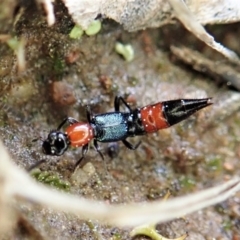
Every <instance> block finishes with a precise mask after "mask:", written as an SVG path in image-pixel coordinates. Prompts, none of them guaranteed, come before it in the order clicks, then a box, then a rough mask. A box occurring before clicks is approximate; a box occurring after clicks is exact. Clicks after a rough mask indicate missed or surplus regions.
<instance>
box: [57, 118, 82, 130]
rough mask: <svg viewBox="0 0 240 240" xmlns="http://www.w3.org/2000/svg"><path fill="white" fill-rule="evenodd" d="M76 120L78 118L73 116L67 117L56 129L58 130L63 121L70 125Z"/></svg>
mask: <svg viewBox="0 0 240 240" xmlns="http://www.w3.org/2000/svg"><path fill="white" fill-rule="evenodd" d="M77 122H78V120H76V119H75V118H72V117H67V118H65V119H64V120H63V121H62V122H61V123H60V125H59V126H58V128H57V130H60V129H61V128H62V126H63V125H64V124H65V123H69V124H70V125H71V124H73V123H77Z"/></svg>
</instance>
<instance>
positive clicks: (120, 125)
mask: <svg viewBox="0 0 240 240" xmlns="http://www.w3.org/2000/svg"><path fill="white" fill-rule="evenodd" d="M120 102H122V103H123V104H124V105H125V106H126V108H127V109H128V111H127V112H121V111H120ZM211 104H212V102H211V98H203V99H178V100H170V101H164V102H158V103H156V104H152V105H148V106H145V107H142V108H136V109H131V107H130V106H129V105H128V104H127V103H126V102H125V100H124V99H123V98H122V97H120V96H117V97H115V101H114V108H115V111H114V112H108V113H103V114H96V115H92V113H91V111H90V109H89V107H87V120H88V122H79V121H77V120H76V119H74V118H71V117H68V118H66V119H64V120H63V122H62V123H61V124H60V125H59V126H58V128H57V129H56V130H52V131H50V133H49V134H48V137H47V138H46V139H45V140H44V141H43V144H42V150H43V153H44V154H47V155H52V156H60V155H62V154H63V153H64V152H65V151H66V150H67V149H68V147H69V146H73V147H82V157H81V158H80V159H79V160H78V161H77V163H76V164H75V168H76V167H77V166H78V165H79V164H80V162H81V161H82V160H83V158H84V157H85V155H86V153H87V151H88V147H89V142H90V141H91V140H93V144H94V147H95V149H96V151H97V152H98V153H99V154H100V156H101V158H102V159H104V157H103V155H102V153H101V152H100V149H99V145H98V142H116V141H122V142H123V144H124V145H125V146H126V147H127V148H129V149H131V150H135V149H137V148H138V146H139V145H140V143H141V142H138V143H137V144H136V145H132V144H131V143H130V142H128V141H127V140H126V139H127V138H128V137H134V136H138V135H144V134H147V133H154V132H157V131H158V130H160V129H163V128H168V127H170V126H172V125H174V124H176V123H178V122H180V121H182V120H184V119H186V118H188V117H189V116H191V115H192V114H194V113H195V112H197V111H198V110H200V109H202V108H205V107H207V106H209V105H211ZM66 123H68V124H69V126H68V127H67V128H66V130H65V132H62V131H61V130H60V129H61V128H62V127H63V125H64V124H66ZM75 168H74V169H75Z"/></svg>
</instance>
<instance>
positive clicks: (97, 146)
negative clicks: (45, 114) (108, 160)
mask: <svg viewBox="0 0 240 240" xmlns="http://www.w3.org/2000/svg"><path fill="white" fill-rule="evenodd" d="M93 145H94V147H95V149H96V151H97V152H98V153H99V155H100V156H101V158H102V160H104V157H103V154H102V153H101V151H100V148H99V145H98V142H97V140H96V139H94V140H93Z"/></svg>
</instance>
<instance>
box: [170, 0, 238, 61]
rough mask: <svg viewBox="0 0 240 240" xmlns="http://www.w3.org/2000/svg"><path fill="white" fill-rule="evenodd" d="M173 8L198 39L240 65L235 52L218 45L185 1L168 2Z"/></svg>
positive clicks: (174, 0)
mask: <svg viewBox="0 0 240 240" xmlns="http://www.w3.org/2000/svg"><path fill="white" fill-rule="evenodd" d="M168 1H169V3H170V4H171V6H172V8H173V9H174V11H175V13H176V17H177V18H178V19H179V20H180V21H181V22H182V24H183V25H184V26H185V27H186V28H187V29H188V30H189V31H190V32H192V33H193V34H194V35H195V36H196V37H197V38H198V39H200V40H201V41H203V42H205V43H206V44H207V45H208V46H209V47H211V48H213V49H215V50H216V51H218V52H220V53H221V54H223V55H224V56H225V57H226V58H228V59H229V60H230V61H232V62H234V63H236V64H240V59H239V57H238V56H237V54H236V53H235V52H234V51H231V50H230V49H228V48H226V47H224V46H223V45H221V44H220V43H217V42H216V41H215V40H214V38H213V36H211V35H210V34H208V33H207V32H206V30H205V28H204V27H203V26H202V25H201V23H200V22H198V21H197V20H196V18H195V16H194V15H193V14H192V13H191V12H190V10H189V9H188V7H187V5H186V4H185V3H184V1H179V0H168Z"/></svg>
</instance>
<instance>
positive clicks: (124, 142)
mask: <svg viewBox="0 0 240 240" xmlns="http://www.w3.org/2000/svg"><path fill="white" fill-rule="evenodd" d="M122 142H123V144H124V145H125V146H126V147H127V148H129V149H131V150H135V149H137V148H138V147H139V145H140V144H141V141H139V142H138V143H137V144H136V145H135V146H134V145H132V144H131V143H130V142H128V141H127V140H126V139H124V140H122Z"/></svg>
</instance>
